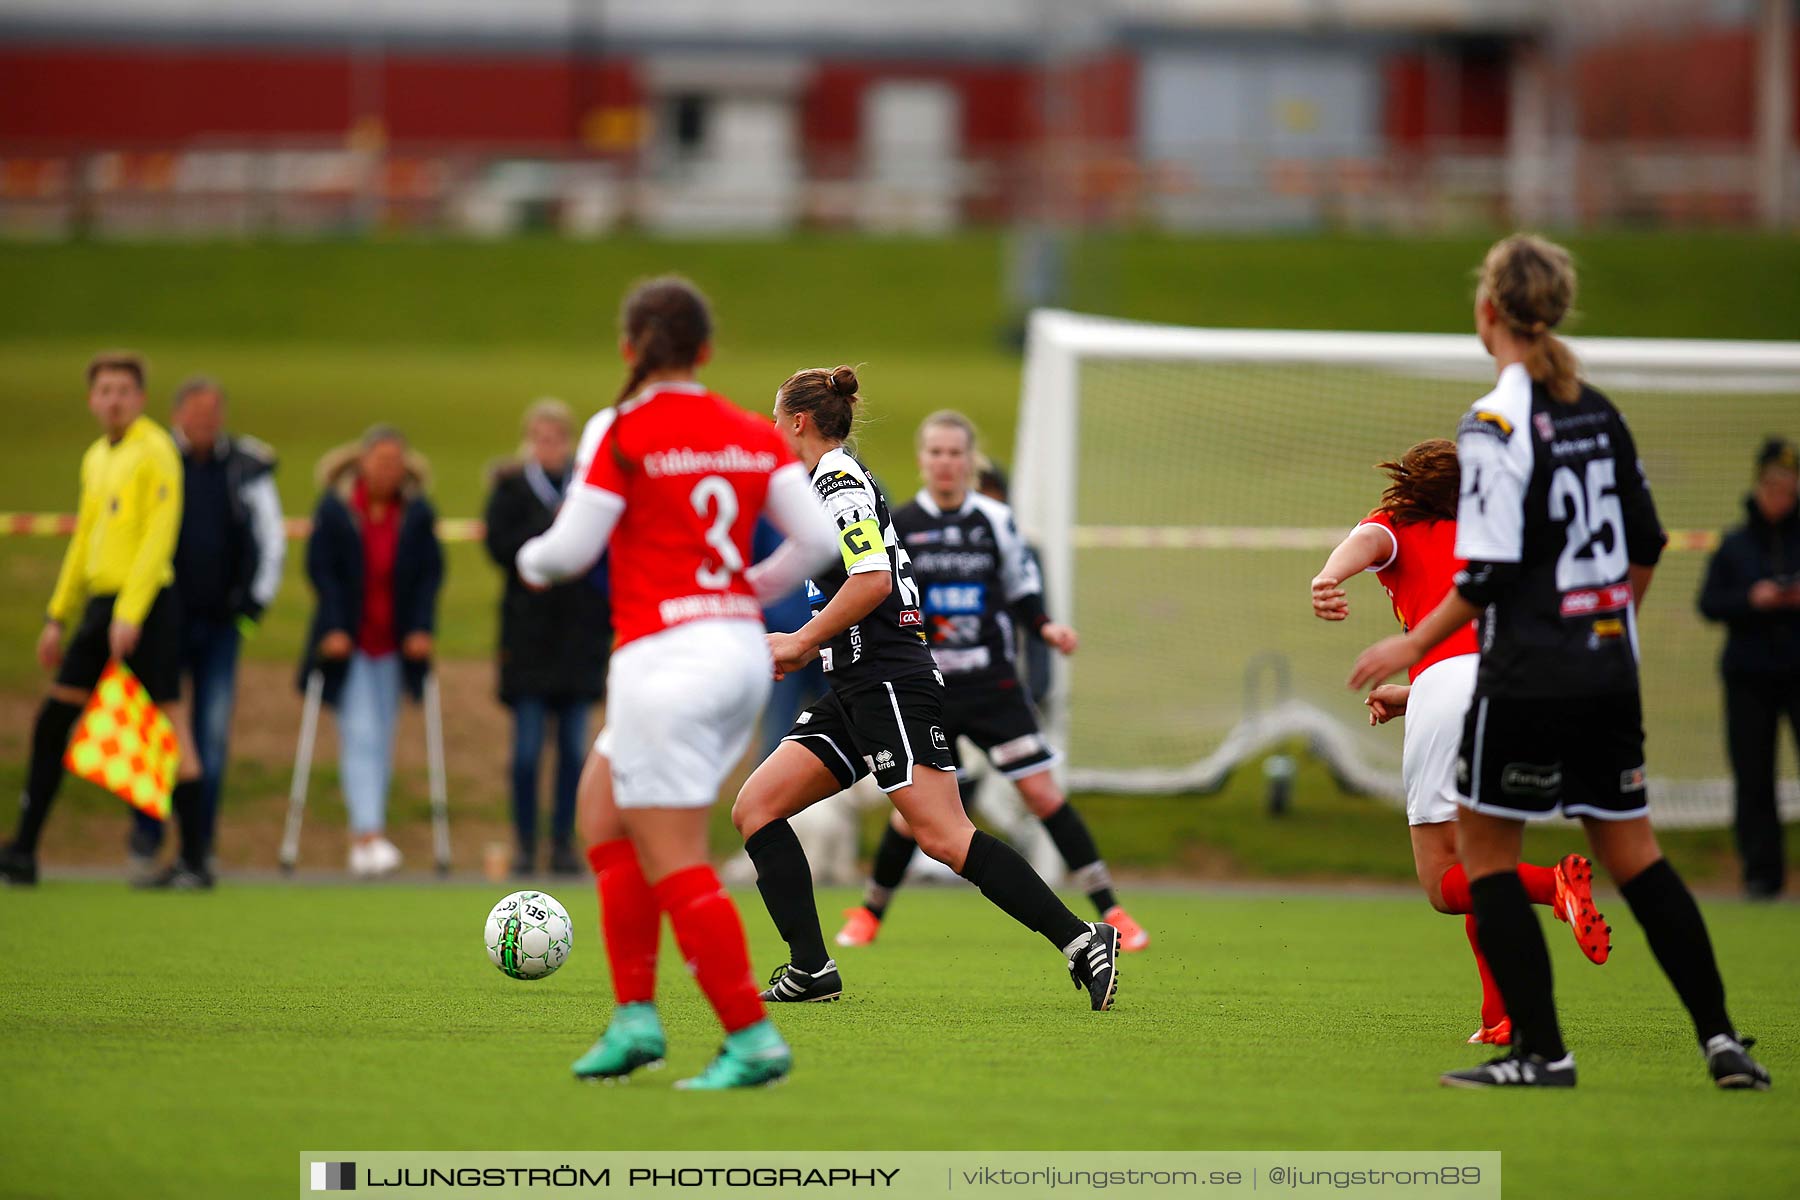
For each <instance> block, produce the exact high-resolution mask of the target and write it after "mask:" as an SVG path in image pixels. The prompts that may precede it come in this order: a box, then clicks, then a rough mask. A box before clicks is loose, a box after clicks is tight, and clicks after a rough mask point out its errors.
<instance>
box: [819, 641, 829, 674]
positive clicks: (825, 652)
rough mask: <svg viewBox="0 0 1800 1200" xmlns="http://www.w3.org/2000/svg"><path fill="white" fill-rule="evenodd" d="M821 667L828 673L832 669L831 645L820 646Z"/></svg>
mask: <svg viewBox="0 0 1800 1200" xmlns="http://www.w3.org/2000/svg"><path fill="white" fill-rule="evenodd" d="M819 669H820V670H821V671H825V672H828V673H829V672H830V670H831V647H830V646H820V647H819Z"/></svg>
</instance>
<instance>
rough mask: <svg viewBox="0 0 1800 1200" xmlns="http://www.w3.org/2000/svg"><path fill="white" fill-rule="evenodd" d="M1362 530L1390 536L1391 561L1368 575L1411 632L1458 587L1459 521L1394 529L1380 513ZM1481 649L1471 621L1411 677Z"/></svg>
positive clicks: (1372, 515) (1368, 519)
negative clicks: (1385, 593)
mask: <svg viewBox="0 0 1800 1200" xmlns="http://www.w3.org/2000/svg"><path fill="white" fill-rule="evenodd" d="M1362 525H1373V526H1375V527H1376V528H1377V529H1380V530H1381V531H1382V532H1384V533H1386V534H1387V535H1388V545H1389V547H1390V548H1391V552H1390V553H1389V554H1388V557H1387V561H1386V562H1384V563H1382V564H1380V565H1379V566H1374V567H1370V568H1369V570H1371V571H1374V572H1375V578H1376V579H1377V580H1379V581H1380V583H1381V586H1382V587H1384V588H1386V589H1387V594H1388V599H1390V600H1392V601H1393V602H1394V615H1395V616H1396V617H1398V618H1399V619H1400V625H1401V627H1402V628H1404V629H1407V630H1411V629H1412V627H1413V626H1414V625H1417V624H1418V623H1419V622H1420V621H1423V620H1424V619H1425V618H1426V617H1427V616H1428V615H1430V613H1431V610H1432V609H1434V608H1436V607H1437V606H1438V605H1439V604H1440V603H1442V602H1443V599H1444V597H1445V596H1447V595H1449V594H1450V590H1451V589H1452V588H1453V587H1455V586H1456V573H1457V572H1458V571H1460V570H1462V568H1463V560H1462V559H1460V558H1458V557H1456V522H1455V521H1410V522H1407V523H1405V524H1395V523H1394V521H1393V519H1392V518H1391V517H1389V516H1388V514H1387V513H1385V512H1383V511H1382V510H1380V509H1377V510H1375V511H1374V512H1372V513H1370V514H1369V515H1368V516H1367V517H1365V518H1363V520H1362ZM1358 528H1361V525H1359V526H1358ZM1480 648H1481V647H1480V643H1479V642H1478V641H1477V640H1476V638H1475V622H1473V621H1471V622H1469V623H1468V624H1467V625H1465V626H1463V627H1462V628H1461V629H1459V630H1457V631H1456V632H1455V633H1453V634H1451V635H1450V636H1449V637H1447V638H1445V639H1444V640H1443V641H1441V642H1439V643H1438V644H1437V645H1436V646H1434V647H1432V649H1431V652H1430V653H1429V654H1427V655H1426V656H1425V657H1424V658H1423V659H1420V660H1419V663H1418V664H1417V665H1416V666H1414V667H1413V668H1412V670H1410V671H1408V672H1407V673H1406V677H1407V679H1408V680H1414V679H1417V678H1418V677H1419V674H1420V672H1422V671H1424V670H1425V668H1426V667H1429V666H1431V665H1432V664H1433V663H1439V662H1443V661H1444V660H1445V659H1446V658H1455V657H1456V656H1457V655H1459V654H1475V653H1478V652H1479V651H1480Z"/></svg>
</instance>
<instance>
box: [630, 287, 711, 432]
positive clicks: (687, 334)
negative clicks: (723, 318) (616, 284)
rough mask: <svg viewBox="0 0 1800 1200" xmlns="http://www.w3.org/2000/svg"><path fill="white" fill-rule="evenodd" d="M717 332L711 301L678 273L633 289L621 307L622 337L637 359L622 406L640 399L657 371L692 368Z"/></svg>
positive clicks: (632, 368) (634, 362) (632, 366)
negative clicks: (637, 397) (626, 402)
mask: <svg viewBox="0 0 1800 1200" xmlns="http://www.w3.org/2000/svg"><path fill="white" fill-rule="evenodd" d="M712 332H713V325H712V311H711V309H710V308H709V307H708V306H707V303H706V297H705V296H703V295H701V294H700V289H699V288H697V287H695V286H694V285H693V284H691V283H689V282H688V281H687V280H685V279H683V278H681V277H680V276H679V275H662V276H659V277H657V278H655V279H646V280H644V281H643V282H642V283H639V284H638V285H637V286H636V287H633V288H632V289H631V291H630V292H629V293H628V294H627V295H626V297H625V303H624V305H623V306H621V307H620V309H619V334H620V336H621V337H623V338H624V340H625V342H626V344H627V345H629V346H630V347H631V349H632V352H633V353H634V355H635V356H636V357H635V360H634V361H633V362H632V364H631V373H630V374H629V375H627V376H626V377H625V386H624V387H622V388H620V389H619V399H618V403H620V404H623V403H624V402H625V401H627V400H629V399H631V397H632V396H634V395H636V394H637V391H638V389H639V388H641V387H643V386H644V380H645V379H646V378H648V377H649V376H650V375H651V374H652V373H654V372H656V371H665V370H669V369H671V368H676V369H679V368H683V367H691V366H693V365H694V364H695V363H696V362H698V361H699V360H700V351H701V349H702V348H703V347H704V346H705V345H706V343H707V342H709V341H711V340H712Z"/></svg>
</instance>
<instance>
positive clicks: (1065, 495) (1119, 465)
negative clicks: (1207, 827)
mask: <svg viewBox="0 0 1800 1200" xmlns="http://www.w3.org/2000/svg"><path fill="white" fill-rule="evenodd" d="M1571 344H1572V345H1573V347H1574V349H1575V351H1576V353H1577V354H1578V355H1579V356H1580V358H1581V361H1582V364H1583V367H1584V370H1585V372H1586V374H1587V376H1588V377H1589V378H1590V379H1591V380H1592V381H1593V383H1594V384H1595V386H1597V387H1599V388H1601V389H1602V390H1603V391H1605V392H1606V393H1607V394H1608V395H1609V396H1611V397H1612V399H1613V400H1614V401H1615V402H1616V403H1617V404H1618V405H1619V407H1620V408H1621V410H1622V411H1623V412H1624V413H1625V415H1626V418H1627V420H1629V421H1630V423H1631V427H1632V431H1633V433H1634V435H1635V437H1636V440H1637V444H1638V449H1639V451H1640V453H1641V455H1642V457H1643V459H1644V464H1645V468H1646V471H1647V472H1648V475H1649V478H1650V482H1651V487H1652V489H1653V491H1654V494H1655V496H1656V502H1657V508H1658V511H1659V513H1660V515H1661V517H1662V520H1663V523H1664V525H1665V526H1666V527H1667V528H1668V529H1669V531H1670V538H1671V540H1670V545H1669V547H1668V549H1667V551H1666V552H1665V554H1664V557H1663V560H1662V565H1661V567H1660V569H1659V570H1658V572H1657V576H1656V580H1655V583H1654V585H1653V588H1652V590H1651V594H1650V597H1649V599H1648V602H1647V604H1646V606H1645V611H1644V612H1643V614H1642V615H1641V624H1640V629H1641V646H1642V655H1643V689H1644V712H1645V726H1646V733H1647V735H1648V739H1649V740H1648V752H1649V753H1648V757H1649V763H1650V772H1651V775H1652V777H1653V783H1652V788H1653V790H1652V796H1653V797H1654V799H1653V803H1654V804H1655V805H1656V811H1657V814H1658V820H1659V821H1660V822H1662V823H1665V824H1668V825H1690V826H1694V825H1722V824H1726V823H1729V821H1730V817H1731V806H1732V797H1731V784H1730V779H1729V772H1728V770H1727V767H1726V760H1725V752H1724V729H1723V714H1722V701H1721V692H1720V685H1719V680H1718V674H1717V662H1718V654H1719V650H1720V646H1721V644H1722V641H1723V636H1724V634H1723V630H1722V629H1721V628H1720V627H1718V626H1716V625H1713V624H1710V623H1708V622H1706V621H1704V620H1703V619H1702V618H1701V616H1700V614H1699V611H1698V609H1697V607H1696V598H1697V596H1698V594H1699V588H1700V582H1701V579H1702V576H1703V574H1704V572H1705V569H1706V563H1707V560H1708V557H1709V554H1710V551H1711V550H1712V549H1713V547H1714V546H1716V545H1717V540H1718V536H1719V534H1720V532H1721V531H1722V530H1724V529H1726V528H1728V527H1730V526H1732V525H1735V524H1737V523H1739V522H1740V521H1741V520H1742V517H1743V508H1742V504H1743V497H1744V496H1745V494H1746V492H1747V491H1748V489H1749V484H1750V480H1751V464H1752V461H1753V459H1754V456H1755V452H1756V448H1757V447H1758V446H1759V445H1760V444H1761V441H1762V439H1763V438H1765V437H1766V436H1768V435H1769V434H1771V433H1786V434H1787V435H1789V436H1793V435H1795V434H1796V433H1800V428H1796V426H1797V425H1800V343H1794V344H1788V343H1770V342H1702V341H1653V340H1641V339H1595V338H1590V339H1571ZM1493 378H1494V375H1493V366H1492V363H1491V362H1490V360H1489V359H1488V358H1487V356H1486V354H1485V353H1484V352H1483V351H1482V348H1481V346H1480V344H1479V343H1478V342H1477V341H1476V339H1475V338H1474V337H1473V336H1452V335H1387V334H1357V333H1301V332H1273V331H1244V330H1214V329H1185V328H1177V327H1169V326H1155V325H1144V324H1137V323H1133V322H1125V321H1113V320H1103V319H1099V318H1093V317H1085V316H1079V315H1076V314H1072V313H1066V312H1056V311H1040V312H1038V313H1035V314H1034V315H1033V317H1032V320H1031V325H1030V333H1029V339H1028V346H1027V354H1026V366H1025V377H1024V392H1023V397H1022V404H1021V409H1020V413H1019V429H1018V444H1017V448H1016V452H1015V462H1014V492H1013V501H1014V505H1015V507H1016V509H1017V512H1018V515H1019V519H1020V522H1021V524H1022V526H1023V527H1024V529H1025V532H1026V534H1027V536H1028V537H1030V538H1032V539H1033V540H1034V541H1035V542H1036V544H1037V545H1038V547H1039V550H1040V553H1041V555H1042V558H1043V562H1044V569H1045V574H1046V577H1047V579H1046V582H1047V584H1048V587H1049V589H1050V596H1049V599H1050V602H1051V611H1052V612H1054V613H1056V614H1058V615H1059V616H1065V615H1066V617H1067V619H1070V620H1073V621H1074V622H1076V623H1077V624H1078V626H1079V628H1080V630H1081V634H1082V639H1083V645H1082V650H1081V653H1080V654H1079V655H1077V656H1075V657H1074V658H1072V659H1068V660H1065V662H1064V664H1063V665H1062V666H1061V667H1060V668H1059V670H1060V675H1059V678H1058V679H1057V680H1056V681H1055V686H1054V693H1053V695H1054V696H1055V700H1054V702H1053V703H1052V704H1051V705H1050V706H1049V713H1050V720H1051V723H1052V726H1053V728H1054V729H1055V731H1056V732H1057V734H1058V735H1059V736H1060V738H1061V741H1062V744H1063V746H1064V747H1065V748H1066V752H1067V755H1068V764H1069V765H1068V774H1069V782H1070V784H1071V786H1072V787H1074V788H1076V789H1079V790H1087V791H1102V792H1146V793H1157V792H1169V793H1176V792H1197V791H1208V790H1212V789H1213V788H1216V787H1217V786H1218V785H1219V784H1220V783H1221V781H1222V780H1223V779H1224V777H1225V776H1226V775H1227V774H1228V773H1229V772H1230V770H1231V769H1232V768H1233V767H1235V766H1237V765H1238V764H1240V763H1242V762H1243V761H1245V760H1247V759H1250V758H1253V757H1255V756H1257V755H1259V754H1261V753H1263V752H1264V751H1266V750H1267V749H1268V748H1269V747H1272V746H1276V745H1280V744H1283V743H1286V742H1292V741H1295V740H1300V741H1304V742H1305V743H1306V744H1308V745H1309V746H1310V748H1311V749H1312V751H1313V752H1314V753H1315V754H1317V755H1319V756H1320V757H1321V758H1323V759H1324V760H1325V761H1326V762H1327V763H1328V764H1329V766H1330V767H1331V769H1332V770H1333V772H1334V773H1335V774H1336V775H1337V777H1338V778H1339V780H1340V781H1341V782H1342V783H1343V784H1344V785H1345V786H1347V787H1349V788H1351V789H1353V790H1356V791H1361V792H1366V793H1369V794H1372V795H1377V796H1381V797H1385V798H1388V799H1390V800H1393V801H1395V802H1398V801H1399V800H1400V789H1399V761H1400V730H1399V727H1398V725H1389V726H1387V727H1385V728H1381V729H1370V728H1369V727H1368V725H1367V721H1366V718H1365V716H1364V712H1363V708H1362V703H1361V697H1360V696H1358V695H1354V694H1352V693H1350V692H1349V691H1347V690H1346V689H1345V687H1344V680H1345V677H1346V676H1347V675H1348V674H1349V670H1350V664H1351V661H1352V660H1353V659H1354V657H1355V655H1356V653H1357V652H1358V651H1359V650H1360V649H1361V648H1362V647H1363V646H1364V645H1366V644H1367V643H1369V642H1371V641H1373V640H1375V639H1376V638H1378V637H1381V636H1384V635H1386V634H1388V633H1392V632H1395V622H1394V617H1393V612H1392V609H1391V607H1390V605H1389V604H1388V601H1387V597H1386V595H1385V594H1384V593H1383V592H1382V590H1381V588H1380V586H1379V585H1378V584H1377V583H1376V582H1375V580H1374V578H1373V577H1372V576H1371V577H1368V578H1365V579H1357V580H1351V581H1350V582H1349V585H1348V588H1347V591H1348V593H1349V600H1350V619H1349V620H1348V621H1345V622H1341V623H1327V622H1323V621H1319V620H1316V619H1315V618H1314V617H1313V616H1312V613H1311V602H1310V599H1309V595H1308V584H1309V583H1310V581H1311V579H1312V577H1313V575H1314V574H1315V573H1316V572H1317V570H1318V569H1319V567H1320V566H1321V565H1323V563H1324V561H1325V557H1326V555H1327V554H1328V553H1329V552H1330V550H1331V548H1332V547H1333V546H1335V545H1336V544H1337V542H1338V541H1339V540H1340V539H1341V538H1342V537H1343V536H1344V534H1345V533H1346V532H1348V530H1349V529H1350V527H1351V526H1352V525H1354V524H1355V523H1356V522H1357V521H1358V520H1359V519H1361V518H1362V517H1363V516H1364V515H1365V514H1366V513H1367V512H1368V511H1369V510H1370V509H1371V508H1373V507H1374V506H1375V504H1376V503H1377V501H1378V500H1379V499H1380V495H1381V491H1382V488H1383V487H1384V486H1385V484H1386V479H1385V478H1384V477H1383V476H1382V475H1381V474H1380V473H1379V472H1377V471H1376V470H1374V469H1373V468H1374V464H1376V463H1378V462H1381V461H1383V460H1386V459H1391V458H1397V457H1398V456H1399V455H1400V453H1401V452H1402V451H1404V450H1405V449H1406V448H1407V447H1408V446H1411V445H1412V444H1414V443H1415V442H1418V441H1422V440H1424V439H1425V438H1428V437H1453V436H1454V431H1455V429H1456V425H1457V421H1458V419H1459V417H1460V416H1461V414H1462V413H1463V412H1464V410H1466V409H1467V408H1468V406H1469V404H1470V402H1471V401H1473V400H1474V399H1475V398H1476V397H1478V396H1480V395H1481V394H1483V393H1484V392H1485V391H1487V390H1488V388H1490V387H1491V386H1492V384H1493ZM1787 753H1788V751H1787V750H1786V749H1784V750H1783V754H1784V756H1785V755H1786V754H1787ZM1790 764H1791V759H1786V758H1784V761H1783V765H1782V778H1783V779H1784V781H1785V782H1784V784H1783V791H1782V804H1783V809H1784V813H1785V815H1786V816H1787V818H1788V819H1790V820H1793V819H1796V818H1800V789H1797V788H1796V787H1795V786H1794V784H1793V776H1794V772H1793V769H1792V767H1791V765H1790Z"/></svg>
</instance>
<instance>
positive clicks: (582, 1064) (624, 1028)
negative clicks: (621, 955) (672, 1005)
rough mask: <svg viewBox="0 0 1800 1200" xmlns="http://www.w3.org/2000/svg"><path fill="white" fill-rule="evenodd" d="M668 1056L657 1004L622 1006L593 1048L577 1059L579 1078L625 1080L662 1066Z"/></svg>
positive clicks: (575, 1069)
mask: <svg viewBox="0 0 1800 1200" xmlns="http://www.w3.org/2000/svg"><path fill="white" fill-rule="evenodd" d="M667 1053H668V1043H667V1042H666V1041H665V1040H664V1038H663V1029H662V1022H661V1021H660V1020H658V1019H657V1016H656V1006H655V1005H654V1004H621V1005H620V1006H619V1007H618V1008H617V1009H615V1010H614V1011H613V1019H612V1023H611V1024H610V1025H608V1026H607V1027H606V1032H605V1033H603V1034H601V1035H600V1040H599V1041H597V1042H595V1043H594V1045H593V1048H592V1049H590V1050H589V1051H588V1052H587V1053H586V1054H584V1055H582V1056H581V1057H580V1058H578V1059H576V1060H575V1065H574V1067H573V1070H574V1072H575V1078H577V1079H604V1080H612V1079H624V1078H625V1077H626V1076H628V1075H630V1074H631V1073H632V1072H633V1071H635V1070H637V1069H638V1068H639V1067H660V1066H661V1065H662V1061H663V1056H664V1055H665V1054H667Z"/></svg>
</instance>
